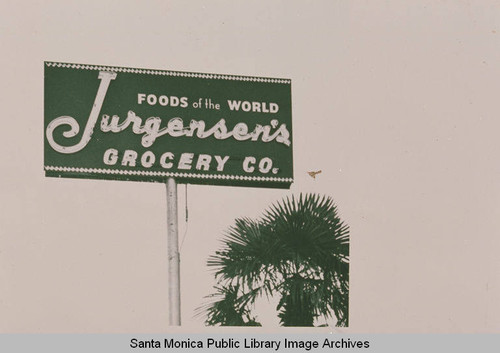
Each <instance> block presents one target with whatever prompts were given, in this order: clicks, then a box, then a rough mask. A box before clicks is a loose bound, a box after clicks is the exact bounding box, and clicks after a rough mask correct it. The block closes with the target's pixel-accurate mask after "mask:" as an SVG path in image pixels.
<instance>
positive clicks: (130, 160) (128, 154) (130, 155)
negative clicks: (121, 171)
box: [122, 150, 137, 167]
mask: <svg viewBox="0 0 500 353" xmlns="http://www.w3.org/2000/svg"><path fill="white" fill-rule="evenodd" d="M136 159H137V152H136V151H134V150H125V152H123V159H122V165H123V166H126V165H128V166H130V167H135V160H136Z"/></svg>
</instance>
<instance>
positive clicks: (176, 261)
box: [167, 178, 181, 326]
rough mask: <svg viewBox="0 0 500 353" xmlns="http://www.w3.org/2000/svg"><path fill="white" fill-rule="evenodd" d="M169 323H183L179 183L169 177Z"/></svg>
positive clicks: (174, 324)
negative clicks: (178, 208)
mask: <svg viewBox="0 0 500 353" xmlns="http://www.w3.org/2000/svg"><path fill="white" fill-rule="evenodd" d="M167 223H168V234H167V251H168V277H169V282H168V307H169V310H168V324H169V325H172V326H180V325H181V285H180V256H179V236H178V233H179V232H178V225H177V183H176V182H175V179H174V178H168V179H167Z"/></svg>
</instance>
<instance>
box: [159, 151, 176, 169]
mask: <svg viewBox="0 0 500 353" xmlns="http://www.w3.org/2000/svg"><path fill="white" fill-rule="evenodd" d="M167 158H168V159H170V160H172V159H174V154H173V153H172V152H165V153H164V154H162V155H161V157H160V165H161V166H162V168H165V169H170V168H172V167H173V165H174V164H173V163H172V162H168V163H167Z"/></svg>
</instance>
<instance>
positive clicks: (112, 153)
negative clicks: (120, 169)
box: [102, 148, 118, 165]
mask: <svg viewBox="0 0 500 353" xmlns="http://www.w3.org/2000/svg"><path fill="white" fill-rule="evenodd" d="M102 159H103V162H104V164H106V165H115V164H116V162H117V161H118V151H117V150H115V149H114V148H109V149H107V150H106V152H104V156H103V158H102Z"/></svg>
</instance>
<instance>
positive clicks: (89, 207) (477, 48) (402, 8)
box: [0, 0, 500, 333]
mask: <svg viewBox="0 0 500 353" xmlns="http://www.w3.org/2000/svg"><path fill="white" fill-rule="evenodd" d="M499 20H500V5H499V4H498V3H497V2H495V1H482V2H469V1H453V2H451V1H443V2H437V1H392V0H391V1H357V0H351V1H331V0H330V1H314V2H312V1H289V0H288V1H251V2H250V1H210V2H208V1H189V2H185V1H147V2H139V1H87V2H84V1H44V2H36V3H35V2H30V4H29V6H28V5H27V4H25V3H21V2H15V1H2V2H1V4H0V47H1V48H2V55H1V56H0V64H1V65H0V70H1V106H2V119H1V124H2V127H1V128H0V163H1V174H0V181H1V183H0V195H1V196H0V200H1V201H0V332H44V333H46V332H77V333H80V332H105V333H111V332H138V333H140V332H169V330H171V328H168V325H167V317H168V315H167V314H168V312H167V310H168V308H167V256H166V191H165V185H162V184H156V183H137V182H123V181H95V180H83V179H78V180H77V179H53V178H46V177H45V176H44V171H43V143H44V140H43V136H44V133H43V61H45V60H48V61H61V62H76V63H88V64H100V65H116V66H126V67H144V68H152V69H165V70H178V71H194V72H211V73H227V74H236V75H251V76H266V77H284V78H290V79H291V80H292V102H293V103H292V104H293V110H292V111H293V148H294V162H295V164H294V170H295V182H294V184H293V185H292V187H291V189H290V191H286V190H273V189H256V188H243V187H221V186H217V187H215V186H189V187H188V208H189V223H188V226H187V228H188V229H187V235H186V239H185V242H184V245H183V248H182V252H181V281H182V321H183V329H186V330H190V331H201V330H203V327H204V325H203V320H202V319H197V318H193V315H194V309H195V308H196V307H198V306H199V305H200V304H202V303H203V296H205V295H207V294H209V293H210V291H211V287H212V285H213V284H214V282H213V276H212V274H211V273H209V271H208V269H207V267H206V260H207V258H208V256H209V255H210V254H212V253H214V251H215V250H216V249H218V247H219V243H218V241H219V240H220V238H221V236H222V234H223V232H224V231H225V230H226V229H227V228H228V227H229V226H230V225H231V224H232V223H233V221H234V219H235V218H236V217H240V216H249V217H257V216H259V215H260V214H261V213H262V212H263V211H264V210H265V209H266V208H267V207H268V206H269V205H270V204H271V203H272V202H274V201H276V200H279V199H281V198H282V197H284V196H286V195H290V194H298V193H300V192H318V193H321V194H325V195H330V196H331V197H333V199H334V200H335V202H336V203H337V205H338V208H339V211H340V215H341V217H342V219H343V220H344V221H345V222H346V223H347V224H349V226H350V230H351V293H350V327H349V329H345V330H344V331H346V332H352V333H354V332H364V333H370V332H374V333H375V332H498V331H499V329H500V301H499V300H498V299H499V297H500V255H499V254H498V249H499V248H500V238H499V235H500V234H499V226H500V214H499V213H500V207H499V201H500V185H499V175H500V174H499V172H500V163H499V153H500V139H499V138H498V136H499V131H500V106H499V99H498V94H499V92H500V80H499V77H500V64H499V63H500V42H499V36H500V26H499ZM316 170H322V173H321V174H319V175H318V176H317V177H316V179H313V178H311V177H310V176H309V175H308V174H307V172H308V171H316ZM179 197H180V200H179V206H180V212H179V223H180V235H181V237H182V236H183V235H184V230H185V228H186V225H185V223H184V213H183V209H184V205H185V189H184V186H179ZM274 305H275V304H274ZM274 305H271V306H268V307H266V305H265V303H261V305H260V306H259V307H258V308H257V310H256V314H257V315H258V318H259V320H260V321H262V322H263V323H264V324H265V326H266V328H267V329H270V328H273V327H275V326H277V319H276V315H275V313H274V312H273V310H274Z"/></svg>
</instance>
